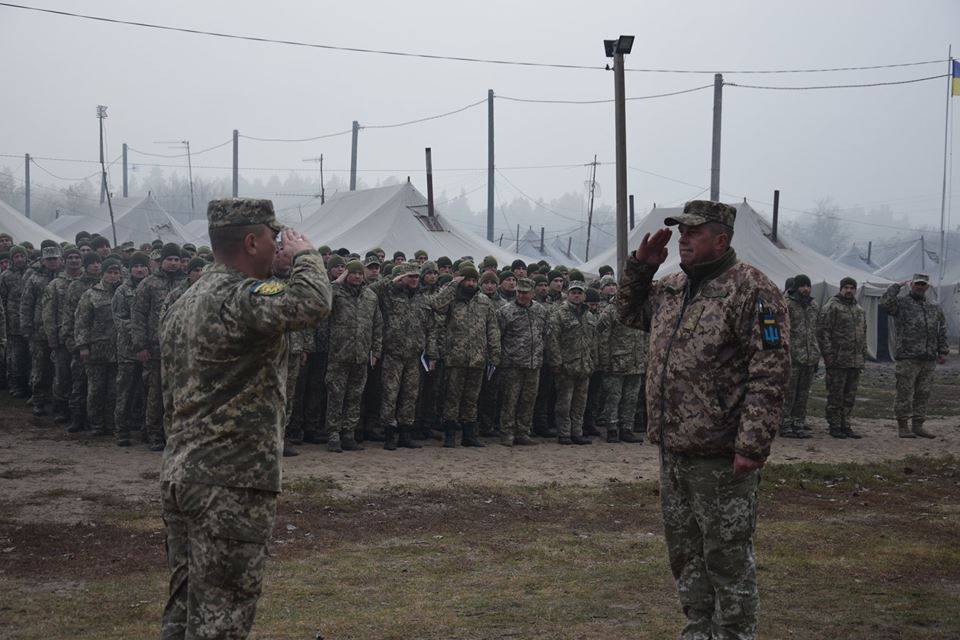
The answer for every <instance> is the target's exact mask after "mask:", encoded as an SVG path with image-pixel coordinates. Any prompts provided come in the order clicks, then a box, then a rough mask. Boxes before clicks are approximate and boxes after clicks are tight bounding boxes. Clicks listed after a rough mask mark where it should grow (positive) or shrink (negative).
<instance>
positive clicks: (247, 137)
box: [237, 129, 353, 142]
mask: <svg viewBox="0 0 960 640" xmlns="http://www.w3.org/2000/svg"><path fill="white" fill-rule="evenodd" d="M348 133H353V129H346V130H345V131H337V132H336V133H325V134H323V135H319V136H313V137H310V138H258V137H255V136H246V135H243V134H242V133H241V134H237V136H238V137H240V138H246V139H247V140H256V141H257V142H312V141H314V140H323V139H324V138H336V137H337V136H344V135H347V134H348Z"/></svg>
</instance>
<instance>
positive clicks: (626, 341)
mask: <svg viewBox="0 0 960 640" xmlns="http://www.w3.org/2000/svg"><path fill="white" fill-rule="evenodd" d="M597 342H598V349H597V351H598V363H597V369H598V370H600V371H602V372H604V373H616V374H622V375H637V374H642V373H643V372H644V371H645V370H646V368H647V345H648V343H649V342H650V336H649V335H648V334H647V332H646V331H644V330H643V329H637V328H636V327H629V326H627V325H625V324H624V323H623V322H621V321H620V317H619V316H618V315H617V306H616V305H614V304H610V303H606V304H605V306H604V307H603V309H602V310H601V311H600V315H599V319H598V320H597Z"/></svg>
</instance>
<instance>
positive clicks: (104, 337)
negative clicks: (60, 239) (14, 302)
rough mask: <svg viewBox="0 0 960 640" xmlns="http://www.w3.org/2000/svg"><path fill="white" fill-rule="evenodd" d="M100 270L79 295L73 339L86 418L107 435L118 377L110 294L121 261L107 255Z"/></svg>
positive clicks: (112, 293)
mask: <svg viewBox="0 0 960 640" xmlns="http://www.w3.org/2000/svg"><path fill="white" fill-rule="evenodd" d="M91 255H94V254H91ZM101 271H102V276H101V278H100V282H98V283H97V284H95V285H93V287H91V288H90V289H88V290H87V291H84V292H83V294H82V295H81V296H80V301H79V303H78V304H77V311H76V321H75V323H74V339H73V343H74V345H75V348H76V352H77V357H78V359H79V360H80V362H82V363H83V364H84V366H85V367H86V369H87V371H86V374H87V375H86V380H87V389H86V390H87V401H86V410H87V422H88V423H89V425H90V428H91V429H92V430H93V433H94V435H110V434H111V433H113V430H114V429H113V428H114V412H115V409H116V381H117V348H116V341H117V330H116V326H115V325H114V321H113V295H114V293H115V292H116V288H117V285H118V284H119V283H120V278H121V264H120V261H119V260H118V259H117V258H113V257H110V258H107V259H106V260H104V261H103V264H102V265H101Z"/></svg>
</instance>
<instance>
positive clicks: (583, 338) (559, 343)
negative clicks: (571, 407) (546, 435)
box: [546, 301, 599, 419]
mask: <svg viewBox="0 0 960 640" xmlns="http://www.w3.org/2000/svg"><path fill="white" fill-rule="evenodd" d="M549 325H550V330H549V333H548V334H547V335H548V338H547V353H546V360H547V363H548V364H549V365H550V366H551V367H559V368H560V369H561V370H562V371H563V374H564V375H565V376H582V377H584V378H586V382H589V377H590V375H591V374H592V373H593V371H594V369H596V367H597V362H598V360H599V352H598V350H597V347H598V344H597V317H596V316H595V315H594V314H592V313H590V311H589V310H588V309H587V305H586V304H585V303H584V304H580V305H574V304H573V303H571V302H569V301H566V302H563V303H561V304H560V305H559V306H557V307H556V308H555V309H553V310H552V311H551V313H550V320H549ZM558 388H559V386H558ZM558 395H559V391H558ZM581 411H582V409H581ZM558 419H559V418H558Z"/></svg>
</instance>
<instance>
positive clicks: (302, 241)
mask: <svg viewBox="0 0 960 640" xmlns="http://www.w3.org/2000/svg"><path fill="white" fill-rule="evenodd" d="M313 250H314V247H313V243H311V242H310V240H308V239H307V237H306V236H305V235H303V234H302V233H300V232H299V231H294V230H293V229H284V230H283V232H282V233H281V234H280V253H281V254H283V255H284V256H286V257H288V258H290V261H291V262H292V261H293V257H294V256H295V255H297V254H298V253H301V252H303V251H313Z"/></svg>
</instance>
